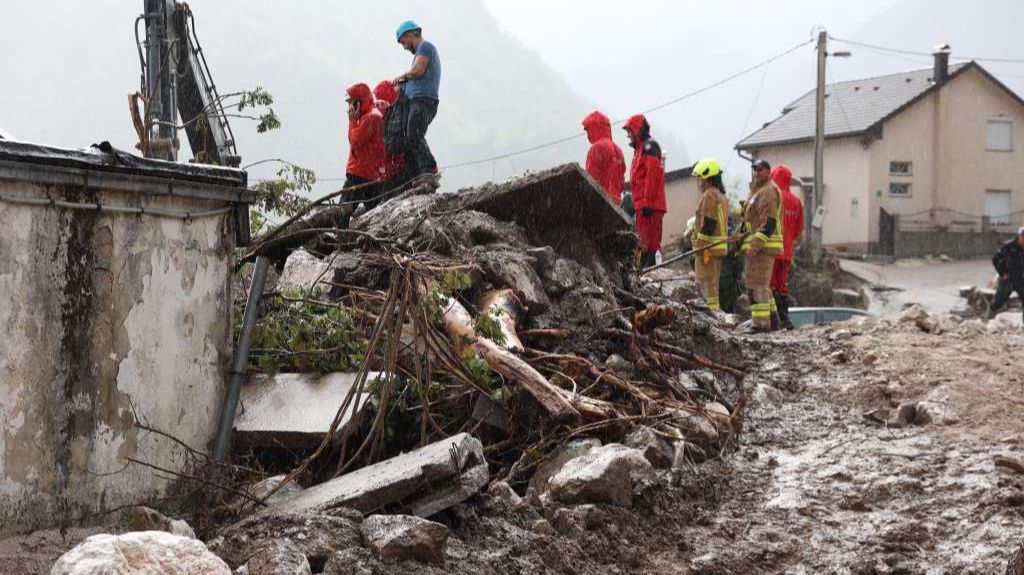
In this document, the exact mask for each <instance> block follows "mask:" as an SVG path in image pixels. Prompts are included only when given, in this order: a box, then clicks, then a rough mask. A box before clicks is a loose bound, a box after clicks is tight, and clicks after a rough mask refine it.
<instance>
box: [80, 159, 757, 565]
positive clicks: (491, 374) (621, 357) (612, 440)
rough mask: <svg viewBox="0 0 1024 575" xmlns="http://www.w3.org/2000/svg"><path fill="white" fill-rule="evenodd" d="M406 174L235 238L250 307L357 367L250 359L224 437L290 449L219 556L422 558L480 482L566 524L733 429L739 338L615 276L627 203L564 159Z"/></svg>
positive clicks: (549, 521) (622, 260)
mask: <svg viewBox="0 0 1024 575" xmlns="http://www.w3.org/2000/svg"><path fill="white" fill-rule="evenodd" d="M425 191H426V192H429V191H431V190H429V189H428V190H422V189H420V190H413V191H411V192H408V193H406V194H403V195H401V196H399V197H397V198H394V199H392V200H391V201H389V202H387V203H385V204H383V205H382V206H380V207H379V208H377V209H374V210H371V211H369V212H367V213H365V214H362V215H359V216H357V217H356V218H355V219H353V221H352V228H351V229H350V230H340V229H336V228H332V227H330V226H329V225H327V223H328V222H330V217H328V215H327V214H330V212H331V210H332V209H333V208H332V207H329V206H328V207H324V208H323V209H322V210H321V212H319V213H316V214H314V215H312V216H309V217H307V218H306V219H305V220H296V221H294V222H289V223H288V225H287V226H286V228H285V229H283V230H282V231H281V232H279V233H277V234H275V236H274V237H272V238H270V239H269V240H268V241H265V242H263V243H257V245H256V246H255V248H254V249H253V252H252V254H253V255H254V254H257V253H260V254H270V255H272V256H273V258H274V259H275V260H276V262H275V263H276V264H278V267H279V269H280V271H281V273H280V275H279V277H277V278H275V279H274V283H275V284H276V285H274V286H273V290H272V291H271V292H270V293H269V294H268V295H267V297H266V298H264V299H265V300H267V301H268V303H267V305H269V302H270V301H271V300H274V301H275V302H276V303H275V305H281V304H282V302H284V305H286V306H292V307H301V308H304V309H307V310H309V313H313V314H318V313H323V310H331V309H333V310H338V309H342V310H344V312H345V314H346V315H345V317H348V318H351V326H352V329H353V330H354V332H355V333H356V334H357V335H358V339H359V341H360V344H361V346H362V349H361V353H360V359H361V361H360V362H359V370H358V373H355V374H327V375H315V374H297V373H278V374H270V375H256V376H254V377H253V378H252V380H251V381H250V383H249V384H248V385H247V387H246V389H245V390H244V391H243V406H244V410H243V411H242V413H241V414H240V415H239V417H238V418H237V419H236V432H237V434H238V437H239V438H240V439H243V441H240V442H239V443H240V445H241V446H242V447H244V448H245V449H249V450H253V449H255V450H258V449H259V448H260V447H271V446H274V445H276V446H279V447H280V446H283V447H287V448H288V449H290V450H294V451H293V452H294V453H301V454H302V456H301V457H300V458H299V459H298V460H297V461H295V462H294V464H293V465H292V466H291V468H290V469H288V470H287V471H288V473H287V474H286V475H284V476H280V477H273V478H270V479H267V480H266V481H264V482H262V483H260V484H258V485H256V486H253V487H248V488H246V492H247V495H246V497H245V499H244V500H242V501H237V500H236V501H234V502H231V503H230V505H231V506H232V509H233V510H234V511H235V512H239V511H240V512H241V513H240V515H241V516H243V517H244V518H242V519H241V520H240V521H237V522H235V523H234V524H232V525H231V526H230V527H227V528H226V529H218V533H219V534H218V536H217V537H215V538H214V539H212V540H211V541H210V542H209V549H210V551H212V552H213V553H215V554H216V555H217V556H219V557H220V559H222V560H223V561H224V562H226V564H227V566H230V568H231V569H244V570H247V572H248V573H250V574H251V575H256V574H257V573H285V572H287V573H320V572H323V573H378V572H389V573H390V572H405V571H402V570H395V569H397V567H394V564H395V563H398V562H401V561H404V560H414V561H416V562H418V563H422V564H424V565H440V564H443V563H444V562H445V560H446V559H445V558H446V549H447V547H446V546H447V540H448V535H449V527H448V526H446V525H450V524H452V517H451V514H452V513H453V510H457V509H459V508H460V506H461V505H463V504H464V502H466V501H467V500H470V499H471V498H474V497H475V496H478V494H481V493H486V494H487V495H486V499H487V500H489V501H492V502H500V504H501V505H504V506H505V507H506V508H507V509H508V510H510V511H513V512H517V513H523V514H524V517H526V518H527V520H528V521H529V529H530V530H531V531H532V532H533V533H535V534H540V535H547V534H552V533H555V532H562V533H569V532H572V531H573V530H574V529H579V528H580V525H582V524H585V523H586V517H585V515H587V513H589V511H588V509H591V508H593V506H595V505H597V506H613V507H616V508H622V509H630V508H632V507H634V506H636V505H642V504H645V503H644V502H645V501H649V499H650V498H651V493H652V490H656V488H657V486H659V485H666V484H668V483H670V482H672V481H673V478H678V477H679V476H680V474H686V473H692V472H693V470H694V469H696V467H695V466H697V465H698V464H700V463H701V462H704V461H707V460H709V459H715V458H717V457H719V456H720V454H722V453H723V452H724V451H726V450H727V449H728V448H729V446H730V445H733V444H734V442H735V440H736V438H737V435H738V433H739V432H740V430H741V417H742V412H743V408H744V405H745V403H746V396H745V395H744V394H743V393H742V390H743V378H744V375H745V373H744V368H745V366H746V365H747V364H748V361H749V360H750V359H751V358H750V354H752V353H755V352H756V350H755V349H753V347H752V346H753V344H751V343H750V342H747V341H744V340H742V339H741V338H740V337H739V336H735V335H733V334H732V332H731V331H730V330H728V329H727V326H724V325H723V324H722V321H723V318H722V316H721V315H716V314H715V313H714V312H711V311H710V310H708V309H707V308H706V307H705V306H703V304H702V303H700V301H699V298H697V297H696V296H697V292H696V286H695V284H694V283H693V282H692V280H691V279H689V277H687V276H684V275H680V274H678V273H676V272H673V271H672V270H669V269H662V270H658V271H657V272H655V273H652V274H648V275H646V276H643V277H641V276H639V275H638V274H637V273H636V270H635V267H634V264H633V262H634V261H635V259H634V255H635V251H636V248H637V240H636V236H635V234H634V233H633V232H632V229H631V226H630V224H629V222H628V220H627V219H626V217H625V216H624V214H623V213H622V212H621V211H620V210H619V209H618V208H617V207H616V206H615V205H614V204H613V203H612V202H610V201H609V200H608V198H607V197H606V196H605V195H604V194H603V193H602V192H601V191H600V190H599V189H598V188H597V187H596V186H595V185H594V184H593V182H592V180H591V179H590V178H589V177H588V176H587V175H586V174H585V173H584V172H583V171H582V170H581V169H580V168H579V167H578V166H576V165H568V166H563V167H560V168H555V169H553V170H549V171H546V172H542V173H539V174H534V175H529V176H525V177H523V178H521V179H518V180H515V181H512V182H509V183H506V184H502V185H486V186H483V187H481V188H477V189H470V190H463V191H460V192H459V193H457V194H434V193H422V192H425ZM314 219H315V222H312V223H311V221H310V220H314ZM266 353H278V354H279V355H281V356H285V357H289V356H296V355H301V356H303V357H306V356H308V355H310V354H320V355H326V356H329V355H330V354H332V353H334V354H337V353H348V354H350V355H351V350H350V349H347V348H346V349H344V350H339V349H337V348H333V349H312V350H310V349H304V350H289V349H284V350H280V349H279V350H269V351H268V350H267V349H265V348H260V347H259V346H257V349H255V350H254V356H255V357H254V358H253V360H254V361H253V362H252V363H253V364H254V365H261V364H263V363H264V362H263V361H262V359H261V358H260V357H258V356H260V355H261V354H266ZM306 359H308V357H307V358H306ZM306 364H309V362H306V363H293V364H291V366H292V368H294V367H295V366H301V365H306ZM285 420H290V423H289V421H285ZM275 426H277V427H280V429H274V427H275ZM289 426H290V427H289ZM303 450H305V451H303ZM256 502H258V503H256ZM235 516H236V517H237V515H235ZM430 519H436V520H437V521H432V520H430ZM207 531H208V532H209V530H207ZM137 543H138V542H136V541H126V542H117V541H110V540H107V539H104V540H102V541H101V540H97V541H92V540H91V539H90V541H88V542H87V543H86V544H85V545H93V546H95V547H98V548H102V549H109V548H111V546H114V547H116V546H118V545H136V544H137ZM174 544H175V545H181V543H180V542H179V543H174ZM189 545H191V544H185V547H183V549H186V550H188V549H191V547H190V546H189ZM105 552H106V551H102V550H100V551H97V553H99V554H101V555H102V554H103V553H105ZM183 552H185V551H183ZM188 553H192V551H191V550H189V551H188ZM448 555H451V554H450V553H448ZM385 564H388V565H391V567H387V568H385V567H382V565H385ZM225 568H226V567H225ZM420 569H424V570H420ZM427 569H429V568H428V567H410V568H409V571H408V572H423V573H429V572H434V571H430V570H427ZM470 571H472V570H471V569H470ZM87 572H88V571H73V570H67V571H60V573H87ZM192 572H196V573H206V572H209V573H219V572H221V571H218V570H217V569H216V568H210V570H208V571H202V570H195V571H192ZM224 572H226V571H224ZM436 572H443V571H442V570H438V571H436Z"/></svg>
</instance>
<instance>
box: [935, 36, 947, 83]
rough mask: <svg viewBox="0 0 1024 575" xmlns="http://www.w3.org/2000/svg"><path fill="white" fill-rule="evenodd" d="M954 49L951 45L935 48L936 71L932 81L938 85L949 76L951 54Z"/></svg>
mask: <svg viewBox="0 0 1024 575" xmlns="http://www.w3.org/2000/svg"><path fill="white" fill-rule="evenodd" d="M951 51H952V49H951V48H950V47H949V44H941V45H939V46H936V47H935V51H934V52H932V56H934V57H935V69H934V70H933V71H932V81H933V82H935V83H936V84H938V83H939V82H942V81H943V80H945V79H946V78H947V77H948V76H949V53H950V52H951Z"/></svg>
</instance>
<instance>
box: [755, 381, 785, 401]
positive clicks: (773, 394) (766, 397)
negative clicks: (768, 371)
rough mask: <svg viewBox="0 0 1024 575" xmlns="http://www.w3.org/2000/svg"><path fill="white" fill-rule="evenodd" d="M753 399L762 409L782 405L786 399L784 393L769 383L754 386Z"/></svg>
mask: <svg viewBox="0 0 1024 575" xmlns="http://www.w3.org/2000/svg"><path fill="white" fill-rule="evenodd" d="M751 399H752V400H753V401H754V404H755V405H759V406H761V407H771V406H776V405H782V402H783V400H784V399H785V398H784V396H783V395H782V392H781V391H779V390H778V389H776V388H774V387H772V386H770V385H768V384H767V383H758V384H757V385H755V386H754V391H753V393H751Z"/></svg>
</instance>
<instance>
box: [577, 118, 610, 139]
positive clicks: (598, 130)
mask: <svg viewBox="0 0 1024 575" xmlns="http://www.w3.org/2000/svg"><path fill="white" fill-rule="evenodd" d="M583 129H584V130H586V131H587V139H588V140H590V143H591V144H594V143H597V142H598V141H599V140H610V139H612V122H611V120H609V119H608V116H605V115H604V114H602V113H601V112H591V113H590V114H589V115H587V117H586V118H583Z"/></svg>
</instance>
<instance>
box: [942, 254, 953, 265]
mask: <svg viewBox="0 0 1024 575" xmlns="http://www.w3.org/2000/svg"><path fill="white" fill-rule="evenodd" d="M939 261H942V262H945V263H949V262H951V261H953V258H951V257H949V256H948V255H947V254H939Z"/></svg>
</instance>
